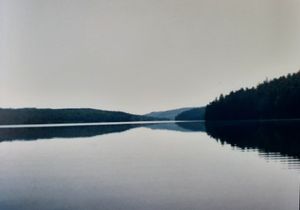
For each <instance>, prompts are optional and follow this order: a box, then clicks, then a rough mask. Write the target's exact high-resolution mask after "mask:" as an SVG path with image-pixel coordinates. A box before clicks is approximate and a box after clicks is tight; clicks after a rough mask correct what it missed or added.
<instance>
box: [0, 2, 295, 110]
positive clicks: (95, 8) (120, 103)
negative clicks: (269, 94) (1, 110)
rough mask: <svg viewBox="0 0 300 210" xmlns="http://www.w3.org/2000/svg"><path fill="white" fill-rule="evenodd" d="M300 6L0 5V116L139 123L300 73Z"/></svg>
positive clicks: (265, 3)
mask: <svg viewBox="0 0 300 210" xmlns="http://www.w3.org/2000/svg"><path fill="white" fill-rule="evenodd" d="M299 9H300V1H299V0H251V1H249V0H224V1H221V0H184V1H183V0H97V1H93V0H81V1H79V0H73V1H71V0H0V72H1V75H0V107H33V106H34V107H92V108H101V109H109V110H124V111H129V112H133V113H144V112H148V111H152V110H164V109H169V108H177V107H184V106H201V105H205V104H207V103H208V102H209V101H211V100H212V99H214V98H215V97H216V96H218V95H219V94H220V93H227V92H229V91H230V90H234V89H238V88H240V87H242V86H252V85H256V84H257V83H258V82H259V81H261V80H264V79H265V78H266V77H268V78H273V77H276V76H280V75H283V74H287V73H290V72H295V71H297V70H298V69H300V13H299Z"/></svg>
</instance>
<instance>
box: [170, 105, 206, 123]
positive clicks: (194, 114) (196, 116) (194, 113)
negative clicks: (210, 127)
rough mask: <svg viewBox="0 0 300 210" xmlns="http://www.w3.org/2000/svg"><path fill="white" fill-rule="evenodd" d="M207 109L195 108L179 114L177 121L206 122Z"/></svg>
mask: <svg viewBox="0 0 300 210" xmlns="http://www.w3.org/2000/svg"><path fill="white" fill-rule="evenodd" d="M204 118H205V107H199V108H193V109H189V110H187V111H184V112H181V113H179V114H178V115H177V116H176V117H175V120H204Z"/></svg>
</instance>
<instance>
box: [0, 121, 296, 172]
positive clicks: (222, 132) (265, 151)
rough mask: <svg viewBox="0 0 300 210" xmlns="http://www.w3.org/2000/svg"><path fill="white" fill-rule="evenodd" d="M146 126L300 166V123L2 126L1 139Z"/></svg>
mask: <svg viewBox="0 0 300 210" xmlns="http://www.w3.org/2000/svg"><path fill="white" fill-rule="evenodd" d="M139 127H145V128H149V129H154V130H170V131H178V132H206V133H207V134H208V135H209V136H211V137H213V138H214V139H216V140H217V141H218V142H219V143H221V144H229V145H231V146H232V147H233V148H238V149H241V151H257V152H258V153H259V155H260V156H262V157H264V158H265V159H266V160H274V161H279V162H283V163H288V165H289V166H291V167H292V168H294V167H295V166H296V167H299V168H300V166H299V165H300V164H299V161H300V137H299V131H300V122H299V121H293V122H291V121H281V122H279V121H272V122H222V123H221V122H218V123H216V122H206V123H204V122H177V123H154V124H147V123H146V124H134V123H133V124H118V125H90V126H66V127H31V128H0V141H14V140H38V139H52V138H70V139H74V138H82V137H93V136H99V135H104V134H109V133H118V132H124V131H127V130H130V129H134V128H139Z"/></svg>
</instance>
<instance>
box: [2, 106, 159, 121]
mask: <svg viewBox="0 0 300 210" xmlns="http://www.w3.org/2000/svg"><path fill="white" fill-rule="evenodd" d="M151 120H160V119H158V118H155V117H150V116H141V115H134V114H129V113H126V112H117V111H104V110H98V109H37V108H24V109H0V125H17V124H49V123H90V122H125V121H151Z"/></svg>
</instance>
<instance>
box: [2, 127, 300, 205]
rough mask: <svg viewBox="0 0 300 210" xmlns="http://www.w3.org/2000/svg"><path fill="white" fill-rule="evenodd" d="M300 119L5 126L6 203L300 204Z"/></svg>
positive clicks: (3, 170)
mask: <svg viewBox="0 0 300 210" xmlns="http://www.w3.org/2000/svg"><path fill="white" fill-rule="evenodd" d="M299 128H300V126H299V125H297V124H292V125H290V124H288V125H287V124H267V125H266V124H264V125H261V124H259V125H258V124H247V125H232V124H230V125H228V124H226V125H224V124H222V125H220V124H217V125H216V124H210V125H206V126H205V125H204V124H203V123H200V122H197V123H177V124H176V123H164V124H159V123H157V124H124V125H91V126H65V127H47V128H42V127H36V128H1V129H0V140H1V143H0V165H1V167H0V186H1V187H0V209H1V210H2V209H5V210H6V209H8V210H21V209H22V210H44V209H45V210H56V209H57V210H77V209H78V210H85V209H86V210H96V209H97V210H99V209H103V210H118V209H120V210H121V209H122V210H141V209H145V210H154V209H155V210H182V209H185V210H192V209H193V210H194V209H195V210H196V209H197V210H199V209H201V210H241V209H243V210H248V209H249V210H253V209H255V210H289V209H291V210H293V209H295V210H297V209H298V207H299V203H298V202H299V172H300V164H299V159H300V152H299V137H298V135H297V134H298V131H299Z"/></svg>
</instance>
